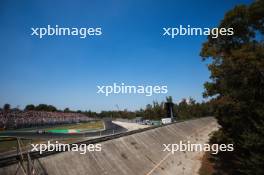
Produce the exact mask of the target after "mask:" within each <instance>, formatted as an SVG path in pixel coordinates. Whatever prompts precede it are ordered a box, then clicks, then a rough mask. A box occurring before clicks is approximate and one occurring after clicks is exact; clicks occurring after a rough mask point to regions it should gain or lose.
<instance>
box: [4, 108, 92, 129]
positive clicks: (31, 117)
mask: <svg viewBox="0 0 264 175" xmlns="http://www.w3.org/2000/svg"><path fill="white" fill-rule="evenodd" d="M91 120H92V118H90V117H87V116H86V115H84V114H80V113H65V112H45V111H7V112H5V111H1V112H0V131H1V130H11V129H20V128H31V127H40V126H53V125H60V124H73V123H80V122H88V121H91Z"/></svg>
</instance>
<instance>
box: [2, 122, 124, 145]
mask: <svg viewBox="0 0 264 175" xmlns="http://www.w3.org/2000/svg"><path fill="white" fill-rule="evenodd" d="M104 124H105V130H102V131H91V132H82V133H49V132H46V133H42V134H39V133H37V132H36V131H7V132H0V137H13V138H21V139H32V140H34V139H38V140H50V139H66V138H80V137H100V136H107V135H112V134H118V133H122V132H126V131H127V129H125V128H123V127H121V126H119V125H116V124H114V123H112V121H111V120H104Z"/></svg>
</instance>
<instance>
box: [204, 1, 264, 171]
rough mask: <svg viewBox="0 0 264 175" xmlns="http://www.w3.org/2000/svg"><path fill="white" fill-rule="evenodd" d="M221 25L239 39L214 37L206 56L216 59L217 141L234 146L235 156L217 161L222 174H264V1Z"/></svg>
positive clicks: (212, 88) (212, 92)
mask: <svg viewBox="0 0 264 175" xmlns="http://www.w3.org/2000/svg"><path fill="white" fill-rule="evenodd" d="M219 27H226V28H228V27H233V28H234V35H233V36H220V37H219V38H217V39H213V38H211V37H209V38H208V41H207V42H206V43H204V44H203V48H202V52H201V56H202V57H203V59H208V58H209V59H211V60H212V63H211V64H209V70H210V71H211V80H212V81H211V82H207V83H205V89H206V91H205V93H204V96H206V97H208V96H210V97H213V99H212V100H211V101H212V104H213V106H214V109H215V116H216V118H217V120H218V123H219V124H220V125H221V127H222V128H221V129H220V130H219V131H218V132H216V133H215V134H214V136H213V137H212V139H211V142H213V143H234V148H235V151H234V152H231V153H230V152H222V153H220V154H218V155H217V156H216V157H215V161H216V168H217V170H218V171H219V174H223V173H227V174H264V42H263V39H264V38H263V36H264V1H263V0H259V1H255V2H254V3H252V4H251V5H249V6H244V5H241V6H237V7H235V8H234V9H233V10H231V11H229V12H228V13H227V14H226V15H225V17H224V19H223V20H222V21H221V24H220V26H219Z"/></svg>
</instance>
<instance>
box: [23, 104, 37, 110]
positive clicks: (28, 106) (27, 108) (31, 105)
mask: <svg viewBox="0 0 264 175" xmlns="http://www.w3.org/2000/svg"><path fill="white" fill-rule="evenodd" d="M24 110H25V111H32V110H35V106H34V105H33V104H30V105H27V106H26V107H25V109H24Z"/></svg>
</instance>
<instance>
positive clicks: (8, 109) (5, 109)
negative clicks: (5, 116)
mask: <svg viewBox="0 0 264 175" xmlns="http://www.w3.org/2000/svg"><path fill="white" fill-rule="evenodd" d="M10 109H11V105H10V104H8V103H6V104H4V106H3V110H4V111H5V112H7V111H10Z"/></svg>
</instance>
